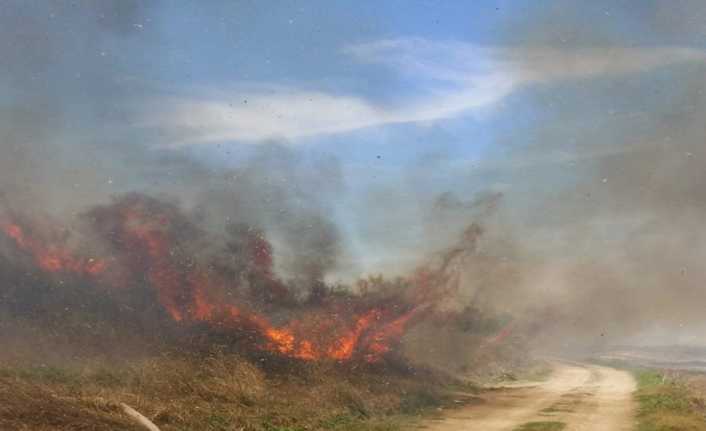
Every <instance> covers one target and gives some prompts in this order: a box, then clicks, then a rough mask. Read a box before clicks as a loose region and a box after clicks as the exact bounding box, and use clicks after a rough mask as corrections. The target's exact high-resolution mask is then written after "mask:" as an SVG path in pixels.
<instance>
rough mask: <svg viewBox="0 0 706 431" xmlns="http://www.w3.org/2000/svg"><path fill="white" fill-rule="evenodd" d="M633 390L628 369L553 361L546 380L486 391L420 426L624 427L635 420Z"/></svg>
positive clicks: (442, 429)
mask: <svg viewBox="0 0 706 431" xmlns="http://www.w3.org/2000/svg"><path fill="white" fill-rule="evenodd" d="M634 390H635V381H634V380H633V378H632V376H631V375H630V374H629V373H627V372H624V371H619V370H616V369H613V368H607V367H599V366H595V365H585V364H573V363H571V364H569V363H556V364H555V370H554V372H553V374H552V376H551V377H550V378H549V379H548V380H547V381H545V382H542V383H538V384H536V385H531V386H529V385H528V386H523V387H507V388H502V389H497V390H492V391H489V392H488V393H484V394H483V395H482V396H481V397H480V399H478V400H476V401H477V402H473V403H471V404H470V405H469V406H467V407H464V408H461V409H458V410H454V411H450V412H448V413H447V414H446V415H444V416H442V417H441V418H439V419H433V420H428V421H426V422H425V423H423V424H422V426H421V429H424V430H427V431H466V430H478V431H511V430H514V429H516V428H519V427H521V426H522V425H523V424H527V423H529V422H560V423H562V424H565V428H563V429H564V430H566V431H573V430H592V431H623V430H625V431H627V430H631V429H632V428H633V425H634V420H633V417H634V408H635V406H634V404H633V400H632V392H633V391H634ZM555 425H558V424H555ZM552 429H553V428H552Z"/></svg>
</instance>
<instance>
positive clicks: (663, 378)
mask: <svg viewBox="0 0 706 431" xmlns="http://www.w3.org/2000/svg"><path fill="white" fill-rule="evenodd" d="M633 373H634V374H635V376H636V378H637V382H638V390H637V392H636V394H635V398H636V399H637V401H638V403H639V409H638V414H637V420H638V427H637V429H638V431H669V430H686V431H705V430H706V419H705V418H704V415H705V414H706V376H705V375H704V374H703V373H696V372H688V371H666V370H662V371H657V370H651V369H637V370H633Z"/></svg>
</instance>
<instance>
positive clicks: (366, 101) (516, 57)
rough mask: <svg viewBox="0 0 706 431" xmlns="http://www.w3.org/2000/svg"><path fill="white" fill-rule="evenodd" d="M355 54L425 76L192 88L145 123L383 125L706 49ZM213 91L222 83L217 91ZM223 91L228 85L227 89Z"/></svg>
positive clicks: (445, 114)
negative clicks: (398, 89)
mask: <svg viewBox="0 0 706 431" xmlns="http://www.w3.org/2000/svg"><path fill="white" fill-rule="evenodd" d="M343 53H344V54H345V55H348V56H350V57H351V58H352V59H353V60H355V61H358V62H361V63H370V64H374V65H382V66H385V67H388V68H391V69H392V70H393V71H394V72H395V73H397V74H399V75H400V76H401V77H402V76H404V77H406V78H411V81H412V82H415V83H417V84H418V87H416V88H410V91H409V93H410V94H415V95H416V96H409V97H406V98H404V99H403V100H399V101H397V102H396V103H393V104H389V103H388V104H383V103H380V102H377V101H375V100H373V99H372V98H370V97H367V98H366V97H363V96H356V95H340V94H332V93H325V92H320V91H308V90H301V89H296V88H283V87H281V86H277V85H276V84H272V85H260V86H258V87H256V88H247V87H240V88H239V89H238V90H231V91H230V92H229V93H228V94H225V95H219V96H204V95H200V94H197V95H189V96H184V97H172V98H169V99H165V100H159V101H156V102H155V103H154V104H150V106H149V108H148V109H147V110H146V113H145V115H144V120H143V122H142V123H141V124H142V126H144V127H148V128H157V129H160V130H162V131H166V132H167V133H168V135H169V136H178V137H179V138H178V140H177V141H176V142H175V143H174V144H175V145H180V144H198V143H214V142H224V141H240V142H253V143H257V142H262V141H265V140H269V139H277V138H282V139H287V140H290V141H295V140H298V139H301V138H306V137H314V136H321V135H327V134H336V133H345V132H350V131H354V130H359V129H364V128H370V127H379V126H384V125H389V124H402V123H425V122H430V121H436V120H441V119H446V118H452V117H455V116H458V115H461V114H464V113H468V112H474V111H476V112H477V111H479V110H480V109H482V108H489V107H492V106H493V105H494V104H496V103H497V102H498V101H500V100H502V99H503V98H504V97H506V96H507V95H509V94H510V93H512V92H513V91H514V90H516V89H517V88H520V87H522V86H526V85H531V84H534V83H547V82H556V81H561V80H567V79H585V78H592V77H598V76H609V75H617V74H627V73H639V72H642V71H646V70H650V69H654V68H657V67H660V66H665V65H670V64H675V63H682V62H690V61H703V60H704V59H706V53H704V52H703V51H700V50H695V49H690V48H681V47H638V48H615V47H610V48H581V49H571V50H563V49H557V48H546V47H530V48H528V47H488V46H478V45H472V44H467V43H461V42H448V41H447V42H443V41H431V40H427V39H421V38H403V39H389V40H380V41H375V42H371V43H365V44H357V45H352V46H348V47H346V48H345V49H344V50H343ZM208 93H209V94H213V93H214V92H208ZM220 94H222V92H221V93H220Z"/></svg>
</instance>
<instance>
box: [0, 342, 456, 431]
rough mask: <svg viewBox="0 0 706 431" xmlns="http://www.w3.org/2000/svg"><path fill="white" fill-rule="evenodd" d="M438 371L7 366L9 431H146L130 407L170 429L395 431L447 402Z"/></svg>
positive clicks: (4, 410) (217, 360) (236, 364)
mask: <svg viewBox="0 0 706 431" xmlns="http://www.w3.org/2000/svg"><path fill="white" fill-rule="evenodd" d="M445 383H447V382H444V381H443V379H437V378H435V377H434V376H432V375H430V374H425V375H416V376H415V375H414V374H411V373H401V372H399V371H395V372H390V370H373V369H362V368H351V367H347V368H344V367H342V366H340V365H337V364H301V363H291V362H290V363H283V362H280V363H277V361H275V363H273V364H268V363H266V362H264V361H263V363H258V365H257V366H255V365H254V364H253V363H252V362H250V361H248V360H246V359H244V358H242V357H239V356H237V355H234V354H225V353H213V354H210V355H206V356H198V357H197V356H183V355H181V356H177V355H167V356H161V357H158V358H151V359H147V360H142V361H137V362H133V363H130V364H122V365H118V364H110V366H108V364H105V363H99V362H93V363H83V364H81V365H80V366H76V365H73V366H70V367H68V366H67V367H47V366H39V367H34V366H31V367H19V366H13V367H5V368H2V369H0V429H2V430H8V431H10V430H32V431H45V430H46V431H48V430H67V431H68V430H72V431H73V430H91V431H93V430H95V431H100V430H139V428H137V427H136V426H135V425H134V424H133V423H132V422H131V421H130V420H129V419H127V418H126V417H125V415H124V414H123V413H122V412H121V410H120V409H119V407H118V405H119V403H120V402H125V403H127V404H129V405H130V406H132V407H134V408H135V409H137V410H138V411H140V412H141V413H143V414H144V415H145V416H147V417H148V418H150V419H151V420H153V421H154V422H155V423H156V424H157V425H158V426H159V427H160V428H161V429H162V430H163V431H177V430H207V431H226V430H243V431H245V430H264V431H295V430H302V431H303V430H319V429H321V430H325V429H330V430H361V431H362V430H380V431H382V430H395V429H399V427H400V426H401V423H402V421H403V420H404V418H403V416H401V415H407V416H409V415H416V414H419V413H420V412H423V411H425V409H429V408H431V407H435V406H438V405H440V404H441V403H442V402H443V401H444V397H443V396H442V395H441V394H442V393H441V391H440V388H441V387H442V386H443V385H444V384H445Z"/></svg>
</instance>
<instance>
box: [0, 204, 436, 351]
mask: <svg viewBox="0 0 706 431" xmlns="http://www.w3.org/2000/svg"><path fill="white" fill-rule="evenodd" d="M123 203H127V204H128V205H120V206H118V207H117V211H114V210H115V208H114V207H109V208H105V209H107V210H109V211H108V212H107V213H106V214H109V217H111V219H110V220H112V221H111V223H113V222H117V225H115V226H113V225H111V226H112V227H111V229H109V231H110V232H111V236H113V235H114V236H115V238H116V239H115V241H116V245H117V247H118V250H119V251H120V250H122V251H123V252H124V258H125V261H124V262H125V263H126V264H127V265H128V266H129V267H130V270H131V271H130V272H131V273H133V274H144V276H145V280H147V281H148V283H149V285H150V286H151V287H152V288H154V289H155V290H156V293H157V295H156V296H157V299H158V301H159V303H160V304H161V305H162V306H163V307H164V309H165V310H166V312H167V314H168V315H169V316H170V317H171V318H172V319H173V320H174V321H176V322H182V323H186V324H192V323H198V322H203V323H208V324H210V325H214V326H220V327H224V328H226V329H227V328H232V329H247V330H251V331H254V332H256V333H258V334H259V335H260V336H261V337H262V340H263V341H262V343H261V344H260V345H259V348H261V349H263V350H266V351H270V352H272V353H276V354H280V355H283V356H287V357H291V358H296V359H300V360H306V361H312V360H319V359H330V360H335V361H347V360H350V359H352V358H354V357H360V358H364V359H366V360H368V361H370V362H375V361H377V360H379V359H381V358H382V357H383V356H384V355H386V354H387V353H388V352H390V350H391V349H392V348H393V347H394V344H395V342H396V341H398V340H399V339H400V338H401V337H402V335H403V333H404V330H405V328H406V327H407V325H408V323H409V322H410V320H411V319H412V318H413V317H414V316H416V315H417V314H419V313H420V311H421V309H422V308H421V307H417V308H415V309H412V310H410V311H407V312H406V313H404V314H402V315H401V316H395V314H397V313H391V312H389V311H383V310H382V309H379V308H375V307H373V308H369V309H368V310H362V311H358V312H355V313H349V312H347V311H346V310H345V309H338V310H337V311H339V312H336V313H332V314H329V315H321V314H319V315H314V314H311V315H305V316H304V317H305V319H302V320H292V321H290V322H288V323H287V324H285V325H282V326H275V325H273V324H272V323H271V322H270V321H269V319H267V318H266V317H265V316H263V315H260V314H257V313H255V312H253V311H251V310H248V309H247V308H244V307H240V306H236V305H234V304H230V303H223V302H220V301H217V300H214V299H213V297H212V294H213V293H214V292H219V291H221V292H223V291H227V289H228V288H229V283H228V282H226V281H224V279H222V277H221V276H219V275H218V274H217V273H214V272H213V271H209V270H205V269H204V268H203V266H201V265H199V264H198V263H196V262H195V261H191V260H190V259H188V258H186V257H185V256H183V254H184V253H183V250H179V249H178V247H177V245H178V244H179V242H178V241H177V240H176V235H177V233H176V232H177V231H178V229H177V228H176V227H175V226H173V222H172V221H171V220H170V218H169V217H168V216H167V215H166V213H164V214H160V212H159V209H158V208H157V210H156V211H155V208H151V207H149V208H148V206H147V205H146V204H142V203H141V201H140V199H132V200H127V201H125V202H123ZM155 212H156V213H157V214H156V216H155ZM97 214H99V215H105V214H103V213H97ZM113 227H114V228H115V229H113ZM0 229H2V232H4V233H5V235H7V236H8V237H9V238H11V239H12V240H13V242H14V243H15V244H16V246H17V247H18V248H19V249H21V250H23V251H25V252H27V253H28V254H30V255H31V256H32V257H33V260H34V261H35V263H36V265H37V266H38V267H39V268H40V269H42V270H43V271H46V272H51V273H54V272H71V273H76V274H79V275H88V276H95V275H98V274H101V273H102V272H103V271H105V270H106V267H107V264H106V261H105V260H103V259H84V258H77V257H75V256H74V255H73V254H71V253H70V252H69V250H68V249H66V248H63V247H59V246H57V245H46V244H45V243H44V242H42V241H39V240H37V239H36V238H33V237H31V236H28V235H27V234H26V232H25V231H24V230H23V228H22V227H21V226H20V225H18V224H16V223H3V222H0ZM250 247H251V248H252V253H251V254H252V256H253V258H254V259H255V261H254V264H255V265H256V267H257V270H258V271H259V274H260V275H262V276H264V277H266V278H267V279H271V277H273V275H272V273H271V272H270V268H271V263H272V262H271V249H270V244H269V243H268V242H267V241H266V239H265V238H264V237H260V236H258V237H257V238H255V239H254V240H253V242H252V243H251V244H250ZM184 259H186V261H187V262H186V264H185V263H184ZM123 281H124V280H123ZM329 311H331V310H329ZM317 316H318V317H317ZM333 316H335V318H333Z"/></svg>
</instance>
